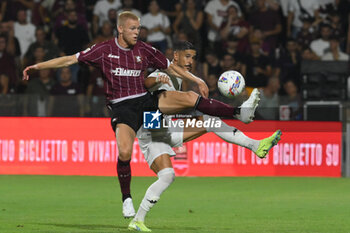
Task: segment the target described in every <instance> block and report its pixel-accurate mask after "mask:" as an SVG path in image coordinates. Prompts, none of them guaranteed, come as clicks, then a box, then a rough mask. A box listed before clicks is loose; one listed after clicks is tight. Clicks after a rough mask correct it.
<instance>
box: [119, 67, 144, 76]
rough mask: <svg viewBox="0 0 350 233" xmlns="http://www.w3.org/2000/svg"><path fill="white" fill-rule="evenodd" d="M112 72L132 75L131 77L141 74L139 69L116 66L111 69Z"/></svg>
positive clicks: (120, 74)
mask: <svg viewBox="0 0 350 233" xmlns="http://www.w3.org/2000/svg"><path fill="white" fill-rule="evenodd" d="M112 73H113V74H114V75H115V76H132V77H138V76H140V74H141V70H126V69H124V68H116V69H115V70H112Z"/></svg>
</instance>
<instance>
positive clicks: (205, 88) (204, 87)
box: [168, 63, 209, 97]
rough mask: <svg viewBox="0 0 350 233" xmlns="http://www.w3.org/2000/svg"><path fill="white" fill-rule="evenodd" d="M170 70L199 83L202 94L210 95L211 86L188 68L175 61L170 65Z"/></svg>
mask: <svg viewBox="0 0 350 233" xmlns="http://www.w3.org/2000/svg"><path fill="white" fill-rule="evenodd" d="M168 70H169V71H170V72H171V73H173V72H175V73H177V74H178V75H179V76H180V78H182V79H186V80H189V81H192V82H195V83H197V85H198V88H199V92H200V94H201V95H202V96H204V97H208V96H209V88H208V86H207V84H205V82H204V81H203V80H202V79H200V78H198V77H197V76H195V75H193V74H192V73H190V72H188V71H187V70H184V69H183V68H181V67H180V66H178V65H175V64H173V63H171V64H170V66H169V67H168Z"/></svg>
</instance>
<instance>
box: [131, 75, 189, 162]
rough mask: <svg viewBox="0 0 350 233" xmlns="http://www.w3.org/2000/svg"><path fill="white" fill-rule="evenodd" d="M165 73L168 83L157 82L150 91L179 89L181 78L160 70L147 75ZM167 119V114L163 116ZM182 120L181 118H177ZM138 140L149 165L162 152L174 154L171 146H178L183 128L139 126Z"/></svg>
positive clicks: (181, 140)
mask: <svg viewBox="0 0 350 233" xmlns="http://www.w3.org/2000/svg"><path fill="white" fill-rule="evenodd" d="M160 75H165V76H168V77H169V80H170V85H168V84H163V83H158V84H156V85H155V86H153V87H152V88H150V89H149V91H150V92H153V91H156V90H166V91H177V90H180V89H181V84H182V79H180V78H178V77H175V76H173V75H169V74H167V73H165V72H162V71H160V70H156V71H154V72H153V73H151V74H150V75H149V76H148V77H159V76H160ZM163 117H164V118H165V119H167V118H168V117H167V116H163ZM178 121H182V120H178ZM136 137H137V138H138V140H139V146H140V149H141V151H142V153H143V155H144V156H145V160H146V161H147V163H148V165H149V166H151V165H152V163H153V161H154V160H155V159H156V158H157V157H158V156H160V155H162V154H168V155H170V156H175V155H176V154H175V152H174V151H173V149H172V147H180V146H182V142H183V128H175V127H171V128H161V129H155V130H150V129H145V128H143V127H141V128H140V129H139V130H138V131H137V134H136Z"/></svg>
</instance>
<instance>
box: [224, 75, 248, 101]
mask: <svg viewBox="0 0 350 233" xmlns="http://www.w3.org/2000/svg"><path fill="white" fill-rule="evenodd" d="M244 87H245V81H244V78H243V75H241V74H240V73H239V72H237V71H234V70H229V71H226V72H224V73H222V74H221V75H220V78H219V80H218V88H219V91H220V93H221V94H222V95H223V96H226V97H229V98H233V97H235V96H238V95H239V94H241V93H242V91H243V89H244Z"/></svg>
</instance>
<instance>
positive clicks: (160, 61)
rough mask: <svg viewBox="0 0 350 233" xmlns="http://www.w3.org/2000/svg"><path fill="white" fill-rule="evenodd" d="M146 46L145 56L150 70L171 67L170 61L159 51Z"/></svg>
mask: <svg viewBox="0 0 350 233" xmlns="http://www.w3.org/2000/svg"><path fill="white" fill-rule="evenodd" d="M144 45H145V47H144V48H145V55H146V57H147V60H148V64H149V65H148V67H149V68H155V69H166V68H168V66H169V61H168V59H167V58H166V57H165V56H164V54H163V53H162V52H160V51H159V50H158V49H156V48H154V47H152V46H150V45H147V44H144Z"/></svg>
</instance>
